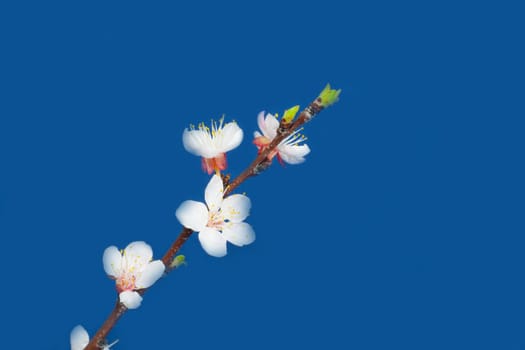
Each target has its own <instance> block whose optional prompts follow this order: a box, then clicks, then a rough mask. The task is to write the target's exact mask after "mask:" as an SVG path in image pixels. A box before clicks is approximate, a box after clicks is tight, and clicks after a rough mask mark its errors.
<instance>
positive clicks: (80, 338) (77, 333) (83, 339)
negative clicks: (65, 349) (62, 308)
mask: <svg viewBox="0 0 525 350" xmlns="http://www.w3.org/2000/svg"><path fill="white" fill-rule="evenodd" d="M69 341H70V343H71V350H83V349H84V348H85V347H86V346H87V345H88V344H89V334H88V332H87V331H86V330H85V329H84V327H82V326H81V325H78V326H76V327H75V328H73V330H72V331H71V335H70V336H69Z"/></svg>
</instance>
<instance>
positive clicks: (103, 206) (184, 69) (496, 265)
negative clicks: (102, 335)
mask: <svg viewBox="0 0 525 350" xmlns="http://www.w3.org/2000/svg"><path fill="white" fill-rule="evenodd" d="M517 4H518V2H493V3H489V2H472V3H468V2H464V1H459V2H442V1H440V2H419V1H401V2H381V1H369V2H361V3H345V2H337V1H331V2H321V1H319V2H311V3H308V2H297V3H296V4H293V3H291V2H284V1H283V2H273V1H265V2H253V3H249V2H245V3H239V4H236V3H234V2H228V1H223V2H202V1H195V2H178V3H176V2H174V1H172V2H168V1H162V2H156V3H151V2H148V3H146V2H145V3H143V4H137V3H133V2H114V1H106V2H100V3H98V2H83V3H80V2H35V3H30V2H24V1H20V2H16V5H13V4H8V3H6V2H3V3H2V5H0V33H1V42H0V44H1V49H2V53H1V61H2V63H1V67H0V87H1V91H0V118H1V122H0V146H1V147H0V161H1V163H0V179H1V181H0V233H1V234H2V248H1V249H2V254H1V255H0V259H1V260H0V262H1V264H2V280H3V282H2V285H1V295H2V304H3V306H2V312H1V316H0V318H1V319H2V324H4V325H5V324H6V322H7V326H3V329H4V332H5V333H4V335H3V336H2V348H11V347H13V346H16V347H17V348H26V349H68V348H69V332H70V330H71V329H72V328H73V327H74V326H75V325H76V324H79V323H81V324H83V325H84V326H85V327H86V329H87V330H88V331H89V332H90V334H93V333H94V332H95V331H96V330H97V329H98V327H99V326H100V325H101V324H102V322H103V321H104V319H105V317H106V316H107V314H108V313H109V312H110V310H111V308H112V307H113V303H114V300H115V294H114V283H113V282H112V281H111V280H109V279H107V278H106V276H105V274H104V271H103V269H102V261H101V258H102V252H103V250H104V249H105V248H106V247H107V246H109V245H117V246H119V247H124V246H125V245H127V244H128V243H129V242H131V241H134V240H145V241H147V242H148V243H149V244H151V245H152V247H153V249H154V251H155V253H156V256H158V257H160V256H161V255H162V254H163V253H164V251H165V250H166V249H167V248H168V246H169V245H170V243H171V242H172V241H173V240H174V239H175V237H176V236H177V235H178V233H179V232H180V230H181V227H180V225H179V223H178V222H177V220H176V218H175V216H174V212H175V209H176V208H177V206H178V205H179V204H180V203H181V202H182V201H183V200H186V199H194V200H202V199H203V190H204V187H205V185H206V183H207V182H208V177H207V175H205V174H204V173H202V172H201V170H200V164H199V159H198V158H197V157H194V156H192V155H190V154H188V153H187V152H185V151H184V149H183V147H182V142H181V135H182V131H183V130H184V128H185V127H187V126H188V125H189V124H190V123H197V122H200V121H206V122H209V120H210V119H211V118H218V117H219V116H220V115H222V114H223V113H224V114H226V118H227V119H235V120H237V121H238V123H239V125H240V126H241V127H242V128H243V129H244V131H245V139H244V142H243V144H242V145H241V146H240V147H239V148H238V149H236V150H234V151H232V152H230V153H229V154H228V159H229V163H230V167H229V169H228V172H230V173H231V174H232V175H236V174H239V173H240V172H241V171H242V169H243V168H244V167H245V166H246V165H247V164H248V163H249V162H250V161H251V160H252V159H253V157H254V156H255V154H256V149H255V147H254V146H253V145H252V144H251V135H252V132H253V131H255V130H256V115H257V113H258V112H259V111H261V110H267V111H271V112H279V113H282V111H283V110H284V109H286V108H288V107H290V106H292V105H294V104H301V106H303V107H304V106H306V105H307V104H308V103H309V102H310V101H311V100H312V99H313V98H315V96H316V95H317V93H318V92H319V91H320V90H321V89H322V88H323V87H324V85H325V83H327V82H330V83H331V84H332V85H333V86H334V87H336V88H341V89H343V92H342V95H341V101H340V102H339V103H338V104H336V105H335V106H334V107H331V108H330V109H328V110H326V111H324V112H323V113H322V114H321V115H319V117H318V118H316V119H315V120H314V121H312V123H310V124H308V125H307V127H306V129H305V130H304V133H305V134H306V135H307V136H308V137H309V139H308V144H309V145H310V147H311V149H312V152H311V154H310V155H309V156H308V159H307V162H306V163H304V164H302V165H299V166H285V167H281V166H279V164H277V163H274V165H273V166H272V167H271V169H270V170H268V171H267V172H266V173H264V174H263V175H261V176H260V177H258V178H255V179H250V180H248V181H247V182H246V183H245V184H243V185H242V187H241V188H240V189H239V191H241V192H246V193H247V194H248V196H249V197H250V198H251V199H252V202H253V207H252V214H251V216H250V217H249V218H248V220H247V221H248V222H249V223H251V224H252V225H253V227H254V228H255V230H256V233H257V240H256V241H255V243H254V244H252V245H250V246H247V247H243V248H236V247H233V246H230V247H229V254H228V256H227V257H225V258H222V259H215V258H212V257H209V256H207V255H206V254H205V253H204V252H203V251H202V249H201V248H200V246H199V244H198V242H197V239H196V237H192V239H191V240H190V241H189V242H188V243H187V244H186V245H185V246H184V247H183V249H182V251H181V252H182V253H183V254H185V255H186V256H187V259H188V262H189V264H188V266H187V267H184V268H182V269H180V270H178V271H175V272H174V273H172V274H171V275H169V277H168V278H166V279H164V280H162V281H161V282H159V283H158V284H157V285H155V286H154V288H153V289H152V290H151V291H150V292H148V293H147V295H146V296H145V300H144V302H143V305H142V306H141V307H140V308H139V309H138V310H135V311H131V312H128V313H127V314H126V315H125V316H124V317H123V318H122V320H121V321H120V322H119V323H118V325H117V327H116V328H115V329H114V330H113V331H112V333H111V334H110V337H109V339H110V340H114V339H117V338H118V339H120V343H119V344H118V345H116V347H115V348H116V349H160V348H174V349H176V348H180V349H205V348H209V347H213V348H218V349H226V348H228V349H232V350H233V349H269V348H274V349H275V348H297V349H301V348H326V349H525V303H524V299H525V287H524V283H523V280H524V278H525V270H524V263H525V255H524V254H523V251H524V240H523V234H524V232H525V231H524V225H523V210H524V196H523V194H524V192H523V179H524V173H523V170H522V166H523V149H524V145H523V125H522V120H523V117H524V115H525V114H524V113H523V96H524V95H523V93H524V88H523V81H524V79H523V78H524V76H523V62H524V60H523V55H522V52H521V50H522V49H523V30H524V28H523V16H522V15H521V14H520V13H522V12H520V9H519V8H518V6H517Z"/></svg>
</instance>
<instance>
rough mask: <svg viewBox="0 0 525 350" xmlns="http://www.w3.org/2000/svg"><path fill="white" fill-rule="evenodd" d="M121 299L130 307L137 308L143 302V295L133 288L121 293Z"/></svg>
mask: <svg viewBox="0 0 525 350" xmlns="http://www.w3.org/2000/svg"><path fill="white" fill-rule="evenodd" d="M119 300H120V302H121V303H122V304H124V306H125V307H127V308H128V309H136V308H138V307H139V306H140V304H141V303H142V297H141V296H140V294H139V293H137V292H135V291H131V290H125V291H123V292H121V293H120V294H119Z"/></svg>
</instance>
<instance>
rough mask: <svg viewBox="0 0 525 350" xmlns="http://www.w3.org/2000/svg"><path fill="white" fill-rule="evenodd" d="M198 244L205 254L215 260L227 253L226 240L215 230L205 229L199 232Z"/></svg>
mask: <svg viewBox="0 0 525 350" xmlns="http://www.w3.org/2000/svg"><path fill="white" fill-rule="evenodd" d="M199 242H200V243H201V246H202V249H204V251H205V252H206V253H208V254H209V255H211V256H214V257H216V258H222V257H223V256H225V255H226V253H227V250H226V239H224V237H223V236H222V234H221V233H220V232H219V231H217V230H214V229H211V228H208V227H207V228H205V229H204V230H202V231H201V232H199Z"/></svg>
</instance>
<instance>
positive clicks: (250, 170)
mask: <svg viewBox="0 0 525 350" xmlns="http://www.w3.org/2000/svg"><path fill="white" fill-rule="evenodd" d="M322 109H323V106H322V105H321V101H320V100H319V99H316V100H315V101H313V102H312V103H310V105H309V106H308V107H306V108H305V109H304V110H303V111H302V112H301V113H300V114H299V116H298V117H297V118H296V119H295V120H294V121H293V122H292V123H289V124H284V123H283V122H282V121H281V124H280V126H279V129H278V131H277V135H276V137H275V138H274V139H273V140H272V142H271V143H270V144H269V145H268V146H266V147H265V148H264V149H262V150H261V152H259V154H258V155H257V157H256V158H255V159H254V160H253V162H252V163H251V164H250V165H249V166H248V167H247V168H246V169H245V170H244V171H243V172H242V173H241V174H240V175H239V176H237V177H236V178H235V179H234V180H233V181H231V182H230V183H229V185H228V186H227V187H226V190H225V191H224V197H226V196H227V195H229V194H230V193H232V191H233V190H235V189H236V188H237V187H238V186H239V185H240V184H242V183H243V182H244V181H246V180H247V179H248V178H250V177H252V176H254V175H257V174H259V173H260V172H262V171H264V170H265V169H266V168H267V167H268V165H269V162H270V160H269V159H268V155H269V154H270V153H271V152H272V151H273V150H274V149H275V148H276V147H277V146H278V145H279V144H280V143H281V142H282V141H283V140H284V139H285V138H287V137H288V136H290V135H291V134H292V133H293V132H294V131H295V130H297V129H298V128H300V127H301V126H303V125H304V124H305V123H306V122H308V121H310V120H311V119H312V118H313V117H314V116H315V115H316V114H318V113H319V112H320V111H321V110H322ZM192 233H193V231H192V230H191V229H189V228H183V230H182V231H181V233H180V234H179V236H178V237H177V239H176V240H175V241H174V242H173V243H172V245H171V246H170V248H169V249H168V250H167V251H166V253H165V254H164V256H163V257H162V262H163V263H164V266H166V274H167V273H169V272H170V271H171V270H172V268H170V265H171V263H172V261H173V259H174V257H175V254H177V252H178V251H179V250H180V248H181V247H182V246H183V245H184V243H186V241H187V240H188V238H189V237H190V236H191V234H192ZM147 290H148V289H147V288H146V289H142V290H140V291H139V293H140V294H141V295H144V293H145V292H146V291H147ZM126 311H127V308H126V307H125V306H124V305H123V304H121V303H120V302H119V301H118V300H117V302H116V304H115V307H114V308H113V311H112V312H111V313H110V314H109V316H108V318H107V319H106V321H105V322H104V323H103V324H102V326H101V327H100V328H99V330H98V331H97V333H95V335H94V336H93V338H92V339H91V341H90V342H89V344H88V345H87V346H86V347H85V349H84V350H97V349H99V348H100V344H103V342H104V341H105V339H106V337H107V335H108V334H109V332H110V331H111V329H113V327H114V326H115V324H116V323H117V321H118V320H119V319H120V317H121V316H122V315H123V314H124V313H125V312H126Z"/></svg>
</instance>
